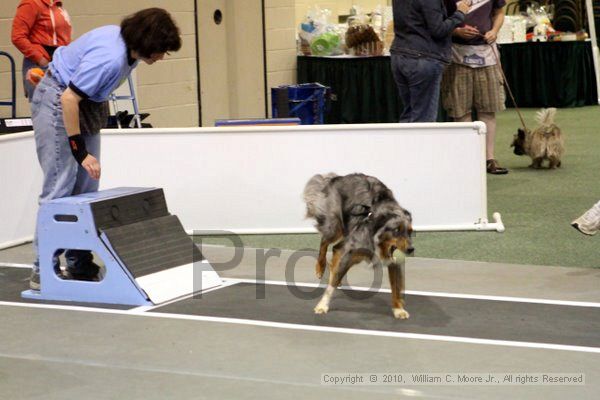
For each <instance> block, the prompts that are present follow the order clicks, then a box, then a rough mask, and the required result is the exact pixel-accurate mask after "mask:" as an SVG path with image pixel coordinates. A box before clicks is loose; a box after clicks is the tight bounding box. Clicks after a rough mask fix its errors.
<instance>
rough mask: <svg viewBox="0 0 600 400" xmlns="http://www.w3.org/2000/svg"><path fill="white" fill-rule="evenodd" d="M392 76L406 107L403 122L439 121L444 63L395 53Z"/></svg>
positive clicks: (402, 116) (393, 55) (401, 118)
mask: <svg viewBox="0 0 600 400" xmlns="http://www.w3.org/2000/svg"><path fill="white" fill-rule="evenodd" d="M391 61H392V74H393V75H394V80H395V81H396V85H397V86H398V93H399V94H400V100H401V101H402V104H403V106H404V110H403V111H402V115H400V122H435V121H436V120H437V114H438V109H439V101H440V85H441V82H442V73H443V72H444V64H443V63H442V62H441V61H438V60H434V59H432V58H426V57H411V56H407V55H404V54H392V59H391Z"/></svg>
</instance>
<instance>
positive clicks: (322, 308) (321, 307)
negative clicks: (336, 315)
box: [315, 304, 329, 314]
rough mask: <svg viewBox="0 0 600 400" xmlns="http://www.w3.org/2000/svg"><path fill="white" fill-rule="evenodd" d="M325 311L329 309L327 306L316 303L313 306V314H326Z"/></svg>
mask: <svg viewBox="0 0 600 400" xmlns="http://www.w3.org/2000/svg"><path fill="white" fill-rule="evenodd" d="M327 311H329V306H326V305H323V304H317V306H316V307H315V314H327Z"/></svg>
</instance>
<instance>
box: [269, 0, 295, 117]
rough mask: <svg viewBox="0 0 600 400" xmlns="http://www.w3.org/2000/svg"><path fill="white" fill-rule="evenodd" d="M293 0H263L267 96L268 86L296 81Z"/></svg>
mask: <svg viewBox="0 0 600 400" xmlns="http://www.w3.org/2000/svg"><path fill="white" fill-rule="evenodd" d="M295 14H296V1H295V0H265V25H266V27H265V30H266V42H267V43H266V52H267V88H269V93H267V98H268V102H269V115H271V93H270V88H272V87H275V86H280V85H289V84H294V83H296V23H295Z"/></svg>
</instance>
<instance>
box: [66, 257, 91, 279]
mask: <svg viewBox="0 0 600 400" xmlns="http://www.w3.org/2000/svg"><path fill="white" fill-rule="evenodd" d="M99 272H100V267H99V266H98V265H97V264H96V263H95V262H93V261H92V262H90V263H88V264H86V266H85V267H83V268H78V269H77V270H73V269H70V268H69V267H67V269H66V270H65V271H64V272H63V277H64V279H71V280H74V281H88V282H98V281H99V280H100V277H99V276H98V273H99Z"/></svg>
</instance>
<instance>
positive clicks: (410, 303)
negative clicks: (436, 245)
mask: <svg viewBox="0 0 600 400" xmlns="http://www.w3.org/2000/svg"><path fill="white" fill-rule="evenodd" d="M296 290H302V291H304V292H308V293H309V294H305V295H303V296H299V295H297V294H296V293H292V292H291V291H290V288H289V287H287V286H279V285H265V286H262V285H255V284H246V283H241V284H237V285H233V286H230V287H227V288H223V289H219V290H216V291H213V292H209V293H206V294H204V295H202V297H201V298H195V299H187V300H183V301H180V302H177V303H174V304H170V305H167V306H164V307H160V308H158V309H154V310H153V311H156V312H162V313H173V314H187V315H201V316H213V317H227V318H240V319H250V320H261V321H271V322H285V323H293V324H302V325H320V326H330V327H341V328H352V329H368V330H378V331H392V332H410V333H420V334H429V335H444V336H456V337H470V338H480V339H494V340H510V341H519V342H536V343H553V344H564V345H573V346H588V347H600V308H591V307H571V306H557V305H546V304H532V303H517V302H507V301H490V300H470V299H455V298H447V297H430V296H412V295H411V296H406V301H407V306H406V309H407V311H408V312H409V313H410V315H411V316H410V319H408V320H404V321H400V320H395V319H394V318H393V316H392V313H391V309H390V294H388V293H368V294H367V295H369V296H371V297H368V298H363V299H356V297H357V296H364V295H365V293H361V292H357V291H344V293H342V291H337V292H336V294H335V295H334V298H333V300H332V302H331V305H330V309H329V313H328V314H326V315H315V314H314V313H313V307H314V306H315V305H316V304H317V302H318V299H319V298H320V296H321V294H322V293H323V289H320V288H314V289H313V288H307V287H297V288H296ZM257 294H258V296H257ZM350 295H351V296H353V297H354V298H352V297H350ZM310 297H312V299H311V298H310Z"/></svg>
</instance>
